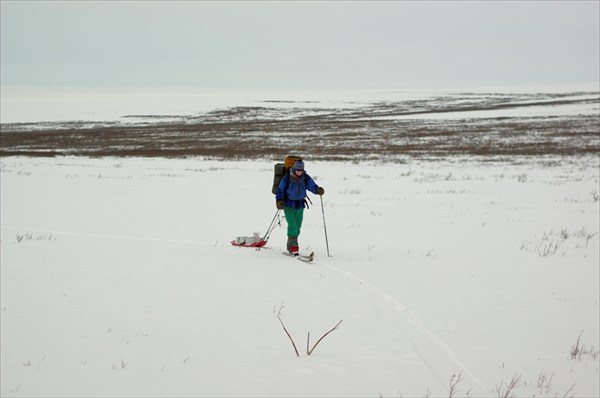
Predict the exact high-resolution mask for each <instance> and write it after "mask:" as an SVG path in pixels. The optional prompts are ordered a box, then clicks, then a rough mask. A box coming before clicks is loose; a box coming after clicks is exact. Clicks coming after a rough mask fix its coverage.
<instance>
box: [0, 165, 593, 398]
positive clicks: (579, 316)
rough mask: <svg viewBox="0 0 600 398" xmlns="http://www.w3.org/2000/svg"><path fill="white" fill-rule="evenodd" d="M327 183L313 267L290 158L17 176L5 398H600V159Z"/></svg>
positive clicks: (426, 168)
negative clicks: (281, 165) (296, 242)
mask: <svg viewBox="0 0 600 398" xmlns="http://www.w3.org/2000/svg"><path fill="white" fill-rule="evenodd" d="M307 169H308V171H309V173H310V174H311V175H312V176H313V177H314V178H315V180H316V181H317V182H318V183H319V184H320V185H322V186H323V187H324V188H325V190H326V193H325V195H324V197H323V206H324V207H323V209H324V214H325V221H326V227H327V234H328V240H329V249H330V254H331V257H328V255H327V247H326V243H325V233H324V225H323V220H324V218H323V210H322V208H321V201H320V200H319V198H318V197H314V196H313V197H312V200H313V206H312V207H311V208H310V209H309V210H307V211H306V213H305V224H304V226H303V230H302V235H301V237H300V244H301V248H302V250H303V251H314V252H315V254H316V261H315V262H314V263H312V264H305V263H303V262H300V261H296V260H294V259H291V258H288V257H284V256H282V255H281V254H280V251H281V250H282V248H283V247H284V245H285V239H286V236H285V221H282V225H281V226H278V227H276V229H275V230H274V232H273V234H272V237H271V239H270V241H269V243H268V245H267V248H266V249H264V250H260V251H257V250H253V249H245V248H235V247H233V246H231V245H230V244H229V241H230V240H233V239H235V237H236V236H238V235H252V233H253V232H260V233H261V234H262V233H264V232H265V230H266V228H267V226H268V224H269V222H270V221H271V219H273V217H274V215H275V212H276V209H275V206H274V200H273V196H272V194H271V193H270V188H271V181H272V164H271V163H269V162H266V161H265V162H242V161H239V162H218V161H209V160H204V159H177V160H176V159H173V160H166V159H118V158H103V159H87V158H76V157H63V158H47V159H46V158H40V159H34V158H25V157H5V158H2V159H1V188H2V189H1V192H2V193H1V195H2V196H1V199H2V202H1V216H2V218H1V233H2V235H1V246H0V247H1V252H2V254H1V281H2V297H1V299H2V311H1V317H2V319H1V320H2V322H1V349H2V354H1V355H2V357H1V359H2V361H1V380H2V385H1V395H2V396H6V397H13V396H14V397H19V396H83V397H86V396H277V397H290V396H319V397H325V396H348V397H351V396H360V397H378V396H383V397H399V396H404V397H412V396H419V397H421V396H431V397H437V396H449V395H454V396H471V397H488V396H489V397H496V396H501V395H503V394H504V393H506V392H507V391H506V390H507V384H508V383H510V381H511V380H512V379H513V377H519V382H518V383H517V386H516V387H515V388H514V389H513V390H512V391H511V392H510V393H511V394H514V395H516V396H523V397H525V396H527V397H530V396H536V397H537V396H561V397H562V396H572V395H575V396H578V397H592V396H599V395H600V389H599V386H598V385H599V360H598V356H597V352H598V347H600V344H599V315H598V302H599V296H598V294H599V282H598V281H599V254H598V252H599V239H598V232H599V224H598V217H599V201H598V195H599V191H600V190H599V179H600V176H599V173H600V172H599V169H598V159H597V158H587V159H578V160H573V159H571V160H564V159H563V160H560V159H559V160H556V161H551V160H548V161H546V162H543V163H542V162H532V161H523V162H515V163H511V164H509V163H494V162H486V163H483V162H475V161H473V160H466V159H465V160H455V161H443V162H442V161H440V162H428V161H415V160H413V161H407V162H406V163H405V164H370V163H324V162H311V161H310V159H308V160H307ZM278 313H279V314H280V315H281V319H282V321H283V322H284V324H285V326H286V328H287V330H288V331H289V332H290V334H291V336H292V338H293V339H294V340H295V343H296V344H297V346H298V349H299V352H300V356H299V357H297V356H296V354H295V353H294V350H293V347H292V344H291V342H290V339H289V338H288V336H287V335H286V334H285V331H284V330H283V328H282V325H281V324H280V322H279V320H278V318H277V314H278ZM340 320H343V322H342V323H341V324H340V325H339V328H338V329H337V330H334V331H333V332H331V333H330V334H329V335H328V336H327V337H325V338H324V339H323V340H322V341H321V342H320V343H319V345H318V346H317V347H316V349H315V350H314V352H313V353H312V355H310V356H308V355H306V338H307V332H310V339H311V345H312V344H314V342H316V341H317V339H318V338H319V337H321V336H322V335H323V334H324V333H326V332H327V331H328V330H330V329H331V328H332V327H334V325H336V324H337V323H338V322H339V321H340ZM578 336H580V342H579V348H580V349H581V350H580V355H579V356H578V358H575V359H573V358H571V355H570V351H571V349H572V347H573V346H575V345H576V343H577V340H578ZM594 353H595V355H594ZM457 381H458V382H457ZM452 383H455V384H456V385H455V388H454V389H453V391H450V386H451V384H452Z"/></svg>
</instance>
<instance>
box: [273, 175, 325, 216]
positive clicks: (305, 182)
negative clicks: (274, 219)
mask: <svg viewBox="0 0 600 398" xmlns="http://www.w3.org/2000/svg"><path fill="white" fill-rule="evenodd" d="M318 188H319V186H318V185H317V184H316V183H315V181H314V180H313V179H312V178H311V176H309V175H308V174H306V173H302V175H301V176H300V178H298V179H296V178H294V177H292V176H291V173H287V174H286V175H284V176H283V178H282V179H281V181H280V182H279V186H277V192H276V193H275V199H276V200H283V205H284V206H286V207H292V208H294V209H299V208H304V198H305V197H306V190H309V191H310V192H312V193H314V194H316V193H317V189H318Z"/></svg>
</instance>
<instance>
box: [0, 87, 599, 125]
mask: <svg viewBox="0 0 600 398" xmlns="http://www.w3.org/2000/svg"><path fill="white" fill-rule="evenodd" d="M582 92H587V93H588V94H587V95H583V94H581V93H582ZM598 92H599V86H598V83H591V84H576V85H561V86H556V85H554V86H512V87H507V86H504V87H477V88H465V87H462V88H460V89H456V88H455V89H445V90H410V89H406V90H333V91H331V90H329V91H324V90H323V91H319V90H293V91H285V90H265V91H248V92H244V91H234V90H229V91H224V90H220V91H219V90H212V91H211V90H199V89H189V90H182V89H129V90H124V89H122V88H118V89H116V88H115V89H73V88H71V89H65V88H47V89H31V88H26V87H3V88H2V101H1V102H0V105H1V108H2V109H1V112H0V115H1V123H5V124H6V123H39V122H59V121H78V120H83V121H90V122H110V121H123V118H124V117H126V116H129V115H143V116H152V121H154V122H157V121H161V119H160V118H159V117H160V116H168V118H167V119H165V120H171V118H173V117H177V116H182V117H183V116H186V117H187V116H198V115H201V114H204V113H206V112H210V111H213V110H215V109H225V108H232V107H237V106H256V107H265V106H268V107H272V108H283V109H286V108H290V107H294V108H298V109H302V108H319V109H322V110H327V109H336V108H340V109H353V108H358V107H364V106H367V105H371V104H373V103H380V102H388V101H391V102H399V101H408V100H425V99H434V98H435V97H440V96H450V97H452V96H456V97H457V98H460V97H462V96H464V95H465V94H474V95H480V96H485V95H490V94H493V93H496V94H498V93H512V94H516V95H519V94H531V93H545V94H557V93H572V96H571V97H567V98H569V99H576V98H582V97H586V96H587V97H590V98H598ZM590 93H592V94H590ZM563 111H564V112H566V113H565V115H573V114H575V115H577V114H581V113H582V112H583V114H590V112H591V113H592V114H598V106H597V104H596V105H595V106H591V107H590V106H583V107H582V106H581V105H579V106H577V105H572V106H568V105H567V107H566V108H565V109H564V110H563V109H562V108H561V107H550V110H548V108H546V107H539V108H538V109H532V108H515V109H512V110H511V109H509V110H498V111H493V112H492V114H491V117H502V116H521V115H523V112H525V115H529V116H532V115H535V116H545V115H547V114H548V113H549V112H550V113H551V114H556V113H558V114H563ZM573 112H575V113H573ZM448 116H450V117H451V118H456V117H465V116H466V117H472V116H475V117H490V116H489V115H488V114H487V113H486V112H471V113H468V114H466V115H462V114H460V113H452V114H427V115H417V116H415V115H412V116H401V117H400V118H447V117H448ZM136 120H137V119H131V118H129V119H128V120H127V121H128V122H133V121H136Z"/></svg>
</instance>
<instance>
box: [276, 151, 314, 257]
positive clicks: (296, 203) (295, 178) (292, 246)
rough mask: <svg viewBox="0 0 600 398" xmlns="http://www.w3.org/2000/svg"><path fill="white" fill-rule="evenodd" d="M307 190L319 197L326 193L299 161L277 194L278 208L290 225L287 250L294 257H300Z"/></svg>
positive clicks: (281, 183)
mask: <svg viewBox="0 0 600 398" xmlns="http://www.w3.org/2000/svg"><path fill="white" fill-rule="evenodd" d="M306 190H309V191H310V192H312V193H314V194H317V195H323V194H324V193H325V190H324V189H323V187H320V186H318V185H317V184H316V183H315V181H314V180H313V179H312V178H311V176H309V175H308V174H306V172H305V171H304V162H303V161H301V160H298V161H296V163H294V165H293V166H292V167H291V168H290V171H289V173H287V174H286V175H284V176H283V178H282V179H281V181H280V182H279V185H278V186H277V192H276V193H275V200H276V205H277V208H278V209H283V212H284V214H285V220H286V221H287V225H288V228H287V235H288V240H287V250H288V252H289V253H290V254H293V255H298V250H299V245H298V236H300V228H301V227H302V218H303V217H304V206H305V204H306V201H305V200H304V198H306Z"/></svg>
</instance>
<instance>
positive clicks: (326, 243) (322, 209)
mask: <svg viewBox="0 0 600 398" xmlns="http://www.w3.org/2000/svg"><path fill="white" fill-rule="evenodd" d="M321 212H322V213H323V228H324V229H325V245H327V257H331V256H330V255H329V240H328V239H327V224H325V207H324V206H323V196H321Z"/></svg>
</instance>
